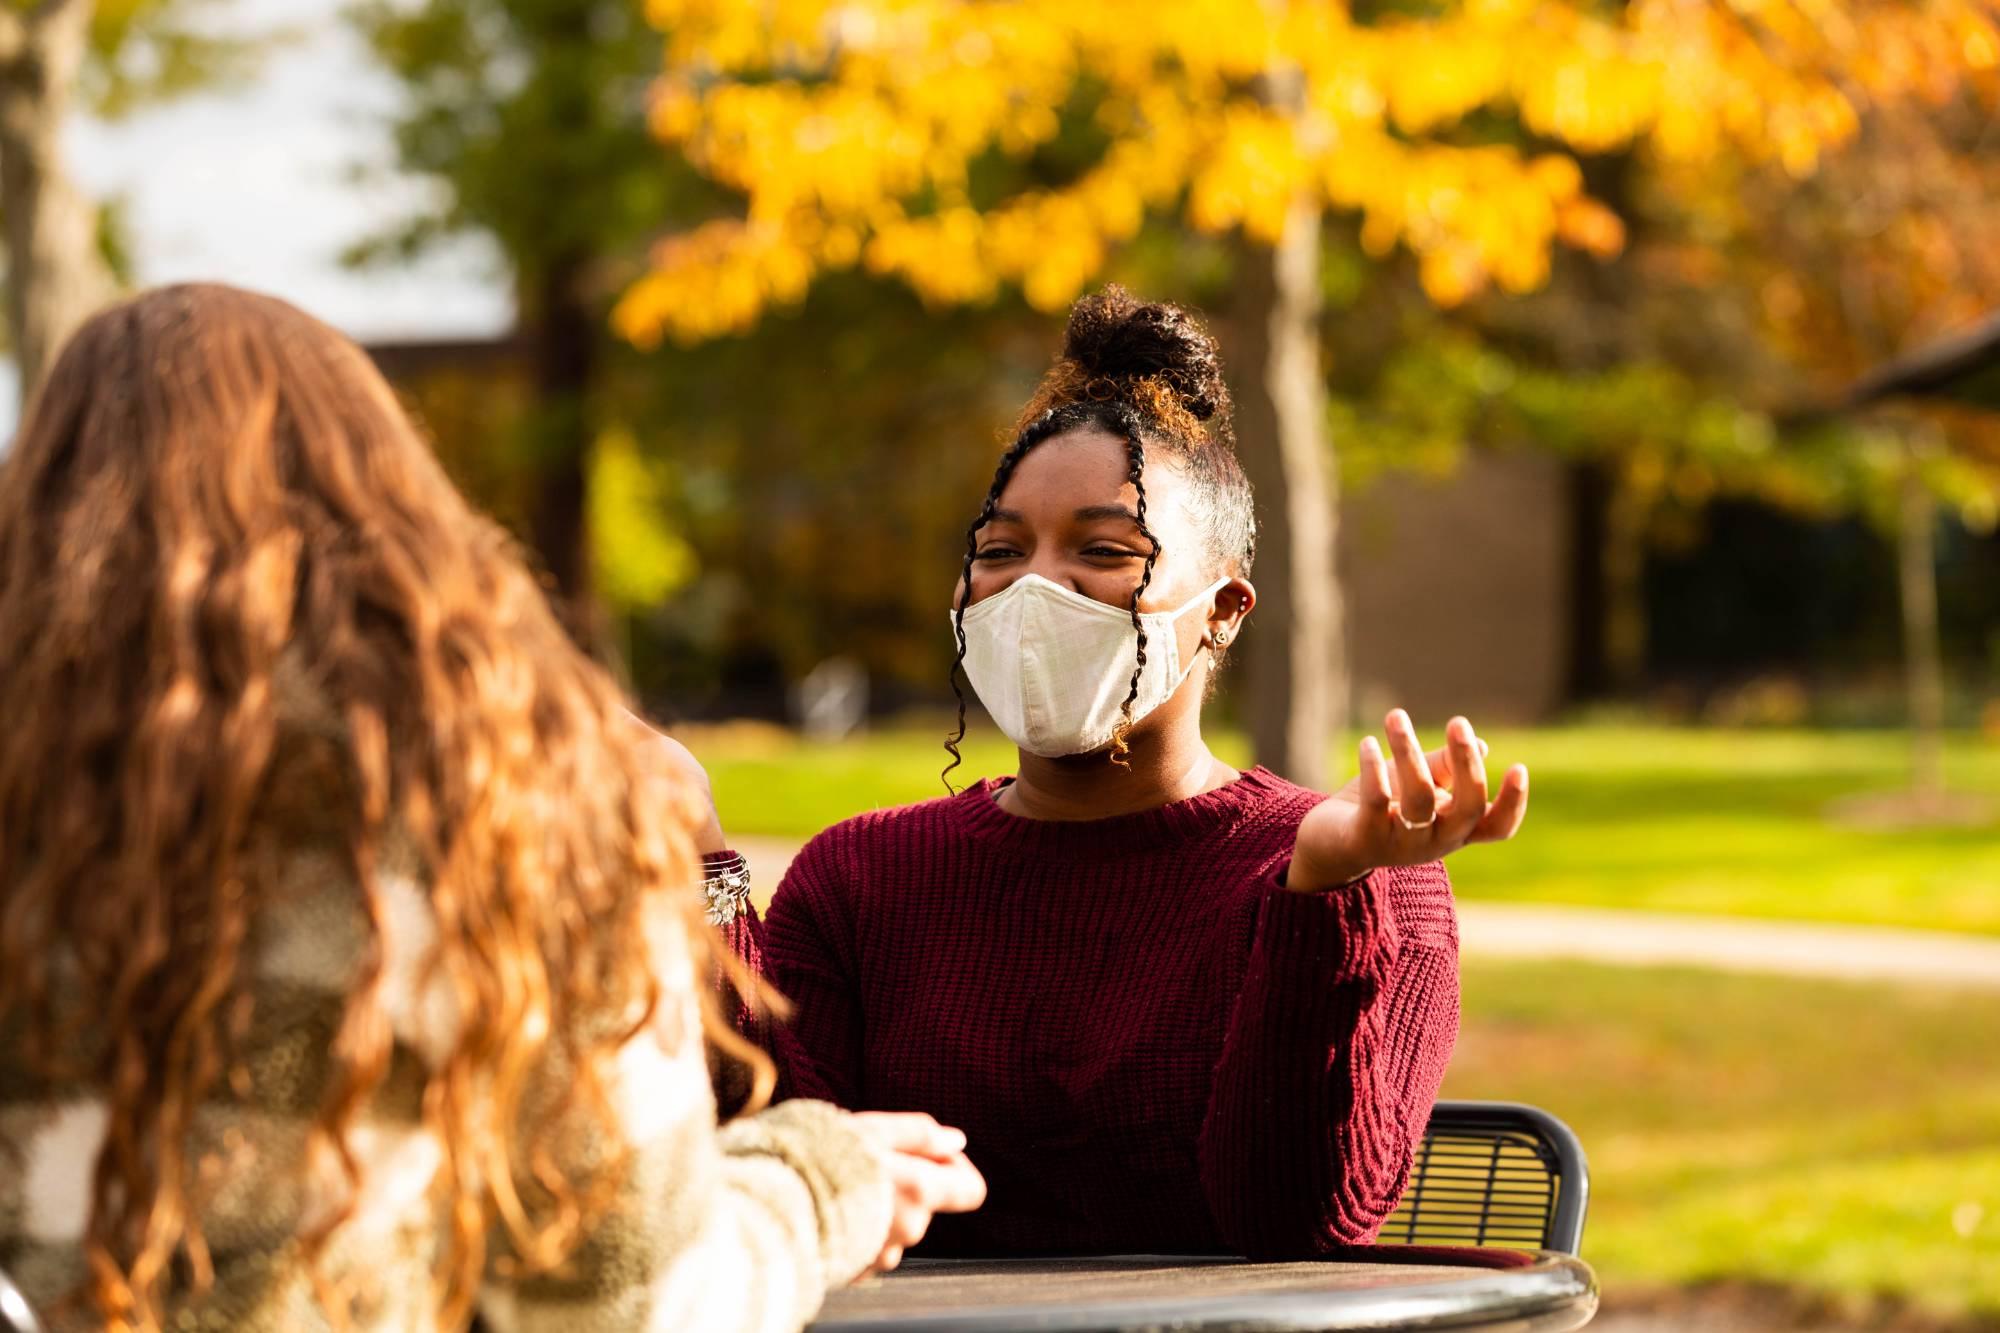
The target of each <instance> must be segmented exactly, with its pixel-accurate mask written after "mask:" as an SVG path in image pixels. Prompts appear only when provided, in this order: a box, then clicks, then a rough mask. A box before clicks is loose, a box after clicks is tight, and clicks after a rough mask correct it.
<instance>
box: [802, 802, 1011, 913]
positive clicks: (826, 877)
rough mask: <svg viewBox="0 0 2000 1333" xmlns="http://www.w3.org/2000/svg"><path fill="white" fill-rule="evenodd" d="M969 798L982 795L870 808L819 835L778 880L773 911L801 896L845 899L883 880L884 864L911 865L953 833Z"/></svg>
mask: <svg viewBox="0 0 2000 1333" xmlns="http://www.w3.org/2000/svg"><path fill="white" fill-rule="evenodd" d="M969 799H979V798H978V797H977V796H975V795H974V794H973V792H972V791H970V790H968V791H961V792H959V793H957V794H956V795H952V796H939V797H936V798H934V799H932V800H928V801H917V802H915V803H913V804H910V805H897V806H890V807H888V808H886V809H882V810H869V811H866V812H864V813H862V814H858V815H855V816H853V817H851V818H848V819H843V820H841V821H840V822H839V823H838V824H835V825H833V826H832V827H830V828H827V829H824V830H822V831H821V832H819V833H818V834H815V835H814V836H813V838H812V839H811V840H810V841H808V842H807V843H806V845H805V846H803V847H801V848H800V849H799V853H798V855H797V856H795V857H793V858H792V864H791V867H790V868H789V869H788V870H786V872H785V876H784V878H783V879H782V880H780V881H779V882H778V887H777V890H776V892H775V893H774V894H773V895H772V899H771V911H772V913H774V914H775V913H778V912H779V911H780V909H781V908H782V907H784V906H785V905H786V904H787V903H788V902H790V901H793V900H796V899H798V898H799V897H801V896H809V897H811V898H814V899H816V900H824V899H827V898H829V897H832V898H837V899H842V900H844V899H845V898H846V897H847V896H848V895H849V894H851V893H852V892H854V891H855V890H857V889H860V888H862V887H865V886H867V885H870V884H876V883H880V882H881V881H882V878H883V875H882V871H883V869H884V868H885V867H894V866H899V865H908V864H909V863H910V862H911V861H912V860H914V859H916V858H918V857H920V856H921V855H922V854H923V852H924V850H925V849H926V848H927V847H930V846H935V845H937V844H938V842H939V841H940V840H942V839H946V838H950V837H952V836H953V835H954V834H955V832H956V831H957V827H958V824H959V821H960V820H961V818H962V814H963V811H964V808H965V802H966V801H967V800H969Z"/></svg>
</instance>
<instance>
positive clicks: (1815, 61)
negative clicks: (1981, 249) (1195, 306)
mask: <svg viewBox="0 0 2000 1333" xmlns="http://www.w3.org/2000/svg"><path fill="white" fill-rule="evenodd" d="M647 13H648V16H649V18H650V19H651V20H652V22H654V23H655V24H656V25H657V26H658V27H659V28H660V29H661V31H662V32H663V34H665V35H664V37H663V46H664V53H665V60H664V65H663V69H662V73H661V76H660V78H659V80H658V83H657V86H656V88H655V90H654V102H653V107H652V121H651V123H652V126H653V128H654V130H655V132H656V133H658V134H659V136H660V137H661V138H662V139H663V140H664V141H666V142H668V143H670V144H673V145H675V146H676V147H677V148H679V149H680V151H682V152H684V153H686V154H687V156H688V158H689V159H690V160H691V161H692V162H693V163H695V164H696V166H697V167H699V168H700V169H701V170H703V171H705V172H707V173H708V174H710V175H712V176H713V177H714V178H715V179H717V180H718V181H721V182H723V183H725V184H727V185H729V186H730V187H732V188H734V189H736V190H738V191H740V192H741V193H742V194H743V195H744V197H745V208H744V212H743V215H742V216H741V217H740V218H729V219H723V220H718V221H715V222H711V223H709V224H707V225H705V226H703V227H700V228H698V229H696V230H694V231H692V232H690V233H687V234H684V235H680V236H676V237H673V238H671V239H669V240H668V241H666V242H664V243H663V244H662V245H661V246H660V247H659V248H658V250H657V252H656V253H655V255H654V256H653V264H652V266H651V269H650V271H649V272H648V273H647V274H646V275H645V276H644V277H643V278H642V279H640V281H638V282H637V283H635V284H634V285H633V286H632V287H631V288H630V289H629V291H628V292H627V293H626V295H625V298H624V299H623V301H622V302H621V303H620V305H619V308H618V310H617V314H616V320H617V324H618V327H619V329H620V331H621V332H622V333H623V334H624V335H625V336H627V337H628V338H631V339H632V340H634V341H636V342H639V343H642V344H650V343H655V342H658V341H660V340H661V339H663V338H672V339H676V340H681V341H698V340H701V339H705V338H709V337H714V336H717V335H719V334H724V333H728V332H732V331H736V330H740V329H743V328H747V327H748V326H749V325H750V324H752V323H754V322H755V320H756V319H757V317H758V315H759V314H760V313H761V312H762V311H763V310H764V309H765V308H766V307H768V306H771V305H774V304H785V303H789V302H792V301H796V300H798V299H799V298H800V297H801V296H803V295H804V293H805V291H806V290H807V288H808V287H809V286H810V284H811V282H812V280H813V278H814V276H815V275H816V274H818V273H819V272H822V271H824V270H827V269H837V268H845V267H850V266H853V265H856V264H861V265H864V266H865V267H866V268H868V269H869V270H870V271H872V272H875V273H879V274H883V275H889V276H894V277H897V278H899V279H901V280H903V281H905V282H907V283H909V284H910V285H911V286H912V287H913V288H914V289H915V290H917V291H918V292H919V293H921V294H922V295H923V296H924V297H925V298H926V299H927V300H931V301H935V302H939V303H956V302H967V301H981V300H985V299H988V298H990V297H991V296H992V295H993V294H994V293H995V292H996V291H997V290H998V289H999V288H1000V286H1001V285H1002V284H1018V285H1019V286H1020V288H1021V289H1022V291H1023V292H1024V294H1025V295H1026V296H1027V298H1028V299H1029V300H1030V301H1031V302H1033V303H1034V304H1035V305H1037V306H1040V307H1043V308H1048V309H1057V308H1060V307H1061V306H1062V305H1064V304H1065V303H1067V302H1068V301H1069V300H1071V299H1073V298H1074V297H1075V295H1076V294H1077V293H1078V292H1079V291H1080V290H1081V289H1083V288H1084V287H1085V286H1086V285H1088V284H1089V283H1090V282H1091V281H1092V280H1093V278H1094V277H1095V275H1096V274H1097V273H1098V272H1099V271H1100V270H1101V268H1102V267H1103V265H1104V263H1105V262H1106V260H1107V258H1108V256H1109V255H1110V254H1111V252H1112V251H1113V250H1114V249H1115V248H1116V247H1117V246H1118V245H1119V244H1120V243H1122V242H1124V241H1126V240H1128V239H1130V238H1131V237H1132V236H1133V235H1134V234H1135V233H1136V232H1137V231H1138V230H1139V228H1140V226H1141V224H1142V223H1143V221H1144V220H1145V218H1146V217H1147V216H1148V215H1149V214H1150V215H1156V216H1178V217H1181V218H1183V219H1184V220H1185V221H1186V222H1187V223H1188V225H1190V226H1192V227H1194V228H1196V229H1199V230H1202V231H1208V232H1224V231H1229V230H1233V229H1241V230H1242V231H1243V232H1244V233H1245V234H1247V235H1248V236H1250V237H1252V238H1255V239H1262V240H1271V239H1274V238H1275V237H1276V236H1277V235H1278V233H1279V230H1280V229H1281V227H1282V226H1283V222H1284V218H1285V216H1286V214H1287V211H1288V210H1289V209H1290V208H1291V206H1292V204H1293V202H1294V201H1295V200H1297V199H1298V198H1300V197H1301V196H1303V197H1305V198H1307V199H1309V200H1312V201H1315V202H1317V203H1319V204H1320V205H1322V206H1327V207H1331V208H1335V209H1339V210H1343V211H1347V212H1352V213H1355V214H1358V215H1359V216H1360V218H1361V219H1362V237H1363V241H1364V243H1365V244H1366V246H1367V247H1368V248H1369V249H1370V250H1371V251H1372V252H1375V253H1378V254H1386V253H1388V252H1390V251H1391V250H1393V249H1395V248H1397V247H1399V246H1400V247H1404V248H1406V249H1408V250H1409V251H1410V252H1412V253H1413V254H1415V255H1416V256H1417V258H1418V260H1419V269H1420V273H1421V275H1422V279H1423V282H1424V286H1425V288H1426V290H1427V291H1428V292H1429V294H1430V295H1431V297H1432V298H1433V299H1434V300H1436V301H1438V302H1440V303H1444V304H1450V303H1454V302H1458V301H1462V300H1464V299H1466V298H1467V297H1469V296H1471V295H1472V294H1474V293H1476V292H1478V291H1480V290H1482V289H1484V288H1485V287H1487V286H1489V285H1495V284H1497V285H1499V286H1501V287H1503V288H1506V289H1509V290H1526V289H1529V288H1532V287H1534V286H1535V285H1537V284H1538V283H1540V282H1541V281H1543V280H1544V278H1545V277H1546V275H1547V272H1548V267H1549V263H1550V257H1551V252H1552V249H1553V247H1554V246H1556V245H1567V246H1573V247H1578V248H1582V249H1585V250H1589V251H1592V252H1596V253H1600V254H1608V253H1611V252H1614V251H1616V250H1617V249H1618V248H1619V246H1620V245H1621V244H1622V241H1623V231H1622V227H1621V224H1620V223H1619V220H1618V218H1617V217H1616V216H1615V215H1613V214H1612V213H1611V212H1610V211H1609V210H1607V209H1606V208H1605V207H1603V206H1602V205H1601V204H1599V203H1597V202H1596V201H1593V200H1592V199H1590V198H1589V197H1588V196H1587V195H1586V193H1585V191H1584V188H1583V182H1582V176H1581V173H1580V172H1579V170H1578V169H1577V166H1576V164H1575V162H1574V161H1573V160H1572V158H1571V157H1570V156H1569V155H1568V154H1567V153H1566V152H1564V151H1562V149H1563V148H1564V147H1565V146H1566V147H1567V148H1569V149H1572V150H1575V151H1578V152H1584V153H1595V152H1603V151H1607V150H1611V149H1616V148H1620V147H1623V146H1625V145H1628V144H1637V145H1640V146H1641V147H1643V148H1644V149H1645V150H1646V151H1651V152H1656V153H1659V154H1661V155H1663V156H1665V157H1667V158H1672V159H1679V160H1683V161H1687V160H1696V159H1701V158H1704V157H1707V156H1711V155H1715V154H1719V153H1723V152H1732V153H1737V154H1741V155H1743V156H1744V157H1746V158H1747V159H1749V160H1751V161H1752V162H1771V163H1774V164H1777V165H1779V166H1781V167H1782V168H1783V169H1785V170H1787V171H1790V172H1792V173H1794V174H1804V173H1806V172H1809V171H1811V170H1812V169H1813V168H1814V166H1815V164H1816V163H1817V162H1818V160H1819V157H1820V155H1821V154H1822V153H1824V152H1825V151H1827V150H1828V149H1829V148H1831V147H1834V146H1837V145H1839V144H1841V143H1842V142H1844V141H1846V140H1847V139H1848V138H1849V137H1851V136H1852V135H1853V134H1854V133H1855V130H1856V126H1857V124H1858V122H1859V117H1860V116H1861V114H1862V113H1863V112H1864V110H1865V109H1866V106H1867V105H1868V103H1869V102H1870V101H1871V99H1903V98H1941V97H1945V96H1950V95H1952V94H1953V93H1954V92H1955V91H1956V90H1958V89H1960V88H1962V87H1963V86H1964V85H1965V83H1966V82H1968V81H1972V82H1975V83H1979V84H1980V85H1981V86H1982V87H1984V88H1986V89H1988V90H1989V91H1990V90H1991V88H1992V87H1993V85H1994V80H1995V77H1996V76H1995V68H1996V66H1997V65H2000V21H1996V20H2000V0H1633V2H1632V3H1631V4H1629V5H1626V6H1625V7H1623V9H1622V11H1620V12H1619V16H1618V17H1617V18H1615V19H1614V18H1609V17H1606V12H1605V11H1604V10H1603V9H1602V8H1601V7H1599V6H1596V5H1592V4H1588V3H1579V2H1577V0H1461V3H1457V4H1453V5H1449V6H1445V7H1444V8H1443V11H1442V12H1441V13H1439V14H1437V15H1436V16H1434V17H1426V18H1406V19H1399V20H1395V21H1390V22H1382V23H1376V24H1359V23H1356V22H1354V21H1353V20H1352V19H1351V17H1350V15H1349V12H1348V10H1347V8H1346V6H1345V5H1343V4H1338V3H1308V2H1307V0H838V2H835V0H648V4H647ZM1273 75H1276V76H1277V80H1276V83H1277V84H1278V85H1282V86H1285V87H1289V88H1293V89H1295V90H1296V95H1295V96H1291V97H1286V98H1273V97H1272V96H1270V89H1271V88H1272V87H1273V86H1274V81H1273V79H1272V77H1271V76H1273ZM1280 101H1282V102H1283V103H1284V104H1283V105H1275V104H1274V103H1276V102H1280ZM1081 115H1089V116H1091V117H1093V118H1094V123H1093V124H1091V125H1090V126H1088V127H1087V131H1086V133H1085V134H1082V135H1078V134H1074V133H1073V134H1072V135H1071V136H1069V137H1070V138H1072V139H1076V138H1082V139H1084V140H1085V141H1087V142H1089V143H1093V144H1097V145H1100V147H1099V149H1098V151H1096V152H1095V155H1094V157H1093V159H1092V160H1091V161H1090V162H1088V163H1087V164H1086V165H1084V166H1083V167H1082V168H1081V169H1080V170H1073V171H1071V172H1070V173H1069V174H1067V175H1066V176H1064V177H1062V178H1060V179H1059V180H1058V181H1057V182H1056V183H1047V184H1043V183H1033V182H1036V181H1037V179H1038V174H1040V173H1037V172H1035V171H1030V170H1023V171H1021V172H1019V173H1017V176H1016V178H1017V179H1019V180H1020V181H1023V182H1029V183H1024V184H1021V185H1019V186H1018V187H1016V188H1013V189H1012V190H1011V192H1008V191H1002V192H1001V193H999V194H998V196H997V197H996V196H995V195H994V192H993V187H992V186H991V184H990V178H991V177H993V176H994V174H995V173H994V172H993V171H992V169H991V166H992V163H993V162H994V161H995V160H1000V161H1014V162H1017V163H1018V162H1022V161H1024V160H1026V159H1028V158H1029V157H1030V156H1031V155H1033V154H1035V153H1036V152H1037V150H1041V149H1045V148H1046V147H1047V146H1049V145H1051V144H1052V143H1053V142H1054V141H1056V140H1057V138H1058V136H1059V135H1061V134H1063V132H1064V125H1065V117H1069V118H1072V119H1073V118H1075V117H1077V116H1081ZM1529 143H1540V144H1542V145H1544V147H1541V148H1527V147H1523V146H1522V145H1523V144H1529ZM975 170H983V171H984V172H985V177H986V178H987V179H983V180H982V187H981V189H980V190H978V191H975V190H974V188H973V185H972V179H973V174H974V172H975Z"/></svg>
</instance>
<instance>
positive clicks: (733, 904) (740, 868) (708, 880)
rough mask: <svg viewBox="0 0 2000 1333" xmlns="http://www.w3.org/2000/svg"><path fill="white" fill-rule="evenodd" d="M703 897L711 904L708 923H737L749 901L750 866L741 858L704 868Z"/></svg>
mask: <svg viewBox="0 0 2000 1333" xmlns="http://www.w3.org/2000/svg"><path fill="white" fill-rule="evenodd" d="M701 896H702V898H703V899H704V900H705V901H706V902H707V904H708V924H710V925H711V926H726V925H728V924H729V923H730V922H732V921H734V920H735V919H736V918H737V917H739V916H741V915H742V914H743V909H744V907H745V906H746V905H747V904H748V903H749V901H750V863H749V862H748V861H746V860H744V859H743V858H742V857H741V856H732V857H730V858H729V859H728V860H726V861H710V862H709V863H708V864H707V865H705V866H703V867H702V880H701Z"/></svg>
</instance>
